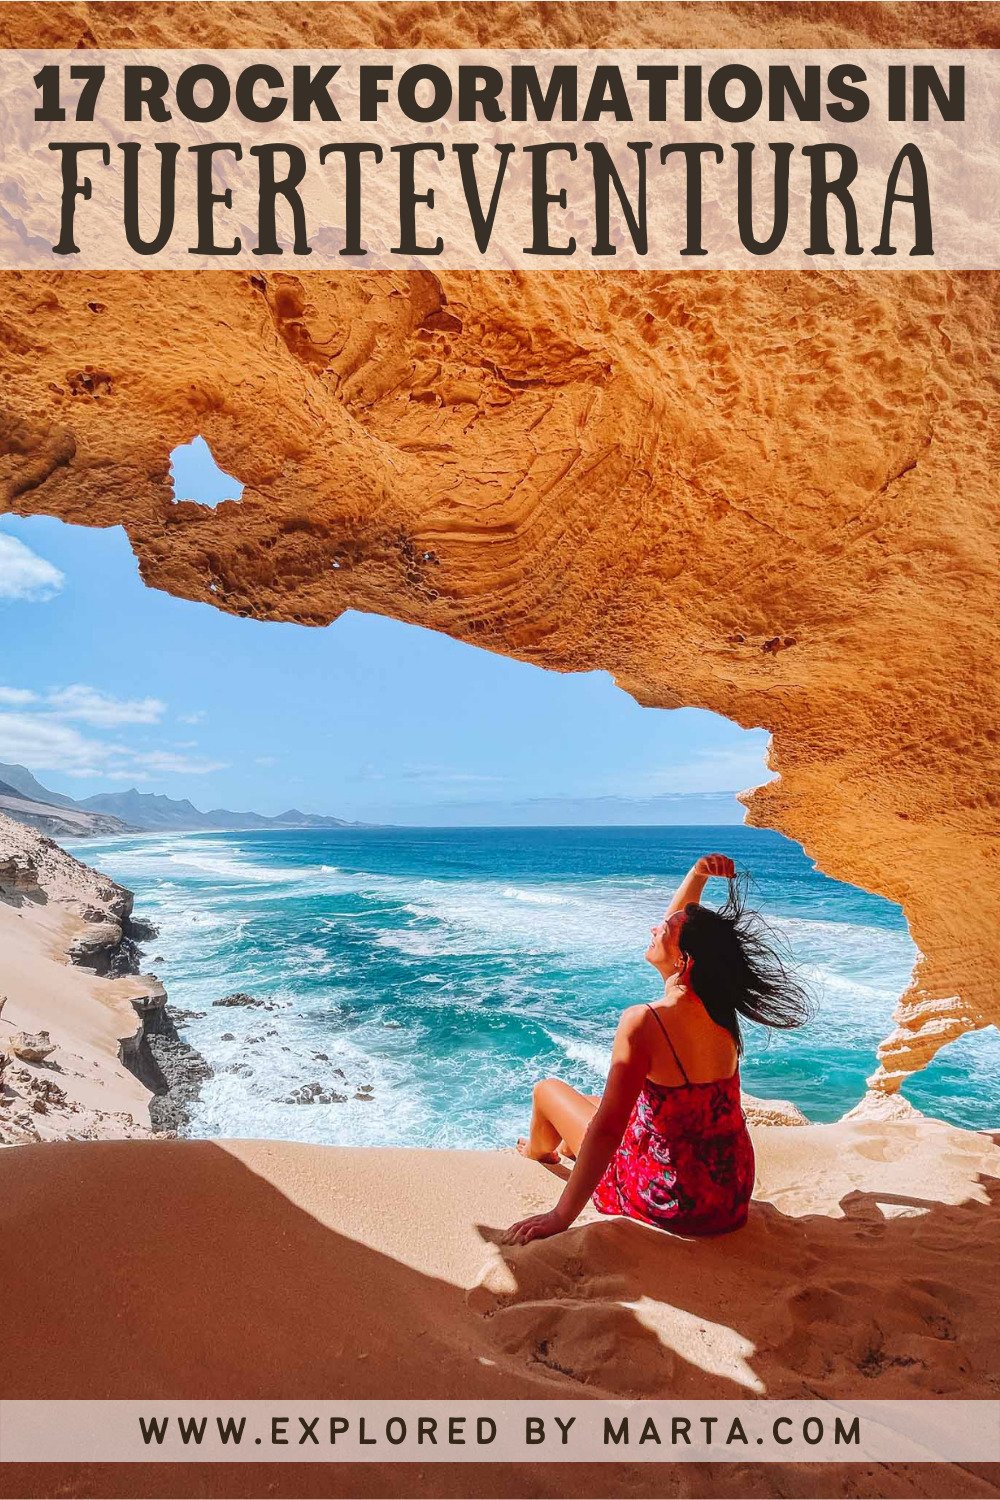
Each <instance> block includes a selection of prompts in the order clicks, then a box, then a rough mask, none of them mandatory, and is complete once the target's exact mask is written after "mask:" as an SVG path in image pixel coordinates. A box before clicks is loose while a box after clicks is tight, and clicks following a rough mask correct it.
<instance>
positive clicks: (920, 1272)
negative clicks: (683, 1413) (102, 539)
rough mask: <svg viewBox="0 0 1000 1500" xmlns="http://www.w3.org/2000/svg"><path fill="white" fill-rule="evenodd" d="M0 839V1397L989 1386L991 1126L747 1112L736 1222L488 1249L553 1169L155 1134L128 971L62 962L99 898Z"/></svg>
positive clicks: (511, 1478)
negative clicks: (0, 1073)
mask: <svg viewBox="0 0 1000 1500" xmlns="http://www.w3.org/2000/svg"><path fill="white" fill-rule="evenodd" d="M0 832H2V834H3V848H2V853H3V856H4V858H5V859H6V860H7V864H6V865H5V866H4V870H5V874H4V877H3V878H4V880H5V881H6V884H5V885H4V886H3V900H2V901H0V951H2V954H3V966H2V972H3V988H4V990H5V991H6V993H7V996H8V998H7V1004H6V1006H5V1008H4V1011H3V1016H2V1019H0V1045H2V1046H3V1047H4V1048H5V1049H6V1050H7V1051H8V1052H9V1051H10V1050H11V1049H12V1046H13V1041H14V1038H15V1037H16V1036H17V1035H18V1034H19V1033H21V1032H23V1031H34V1032H37V1031H38V1030H39V1029H45V1030H47V1031H48V1032H49V1033H50V1036H51V1040H52V1042H53V1044H54V1046H55V1049H56V1050H55V1051H54V1052H53V1053H52V1054H51V1056H50V1057H49V1058H48V1059H47V1060H46V1061H44V1062H42V1063H39V1064H37V1065H29V1064H25V1063H22V1062H20V1061H18V1060H17V1059H14V1060H13V1061H12V1062H11V1063H9V1064H8V1066H7V1069H6V1073H5V1087H4V1091H3V1102H2V1105H0V1123H2V1125H3V1129H4V1139H5V1140H6V1141H7V1142H9V1143H12V1144H9V1146H8V1149H5V1150H0V1234H2V1240H3V1246H4V1277H3V1281H4V1293H5V1296H4V1302H5V1307H6V1309H7V1313H8V1316H7V1317H6V1319H5V1329H4V1359H3V1361H2V1366H0V1394H2V1395H3V1396H4V1397H6V1398H21V1399H25V1398H36V1399H44V1398H66V1399H69V1398H80V1397H88V1398H109V1399H110V1398H138V1397H147V1396H148V1397H149V1398H162V1397H164V1396H169V1397H174V1398H189V1399H209V1398H213V1399H227V1398H232V1399H253V1398H258V1399H264V1398H268V1397H274V1396H275V1395H279V1396H280V1397H281V1398H282V1399H285V1398H288V1399H289V1400H292V1399H302V1400H307V1399H320V1398H321V1399H337V1398H338V1397H343V1398H348V1397H350V1398H356V1399H364V1398H376V1397H383V1398H392V1397H400V1398H401V1397H412V1396H417V1395H419V1396H420V1397H422V1398H425V1399H433V1398H449V1399H457V1398H465V1399H469V1398H477V1397H482V1398H484V1399H485V1398H492V1399H501V1398H507V1399H517V1398H529V1397H530V1398H533V1399H539V1400H545V1399H557V1398H558V1399H566V1398H567V1397H572V1398H576V1399H584V1400H586V1399H593V1398H602V1397H611V1396H635V1397H640V1398H642V1397H646V1398H654V1397H659V1398H662V1397H664V1396H666V1395H670V1396H675V1397H677V1398H678V1399H685V1398H687V1399H698V1398H705V1399H710V1398H713V1397H714V1398H725V1397H734V1398H735V1397H753V1396H761V1397H763V1396H767V1397H773V1398H779V1397H800V1398H801V1397H812V1396H815V1397H824V1396H827V1397H842V1398H845V1397H850V1396H855V1397H863V1398H878V1397H881V1398H916V1399H920V1398H933V1397H970V1398H972V1397H979V1398H984V1397H989V1396H993V1395H995V1393H996V1391H997V1388H998V1377H1000V1369H998V1359H997V1352H996V1347H995V1329H996V1320H997V1311H998V1306H997V1304H998V1302H1000V1288H998V1285H997V1280H996V1275H995V1268H996V1264H997V1256H998V1250H1000V1245H998V1239H1000V1235H998V1227H1000V1217H998V1213H997V1190H998V1188H1000V1147H998V1145H997V1142H996V1140H995V1139H994V1138H993V1137H992V1136H991V1135H989V1134H987V1133H984V1132H975V1131H967V1130H961V1129H958V1128H956V1127H954V1126H951V1125H946V1124H944V1123H941V1122H939V1121H935V1120H932V1119H929V1118H926V1117H924V1116H922V1115H920V1114H918V1113H917V1112H916V1111H915V1110H912V1109H910V1107H909V1106H907V1105H906V1104H905V1103H903V1102H901V1101H898V1100H897V1101H895V1102H892V1101H885V1100H883V1101H882V1104H881V1108H879V1107H878V1106H877V1105H876V1104H875V1102H874V1101H872V1102H871V1103H870V1104H869V1105H868V1106H862V1107H861V1108H860V1109H859V1110H858V1111H856V1112H855V1113H854V1115H853V1117H852V1118H849V1119H845V1120H842V1121H840V1122H839V1123H837V1124H834V1125H815V1124H801V1123H799V1124H795V1123H793V1122H794V1120H795V1114H794V1112H793V1111H792V1112H790V1111H789V1109H788V1107H787V1106H782V1105H781V1104H780V1103H777V1102H775V1101H770V1102H769V1101H754V1102H751V1101H749V1100H748V1101H747V1112H748V1116H749V1118H750V1120H751V1122H752V1133H753V1140H754V1146H755V1150H756V1153H757V1162H758V1176H757V1184H756V1190H755V1201H754V1204H753V1207H752V1212H751V1217H750V1222H749V1224H748V1226H747V1227H746V1229H744V1230H742V1231H740V1232H738V1233H736V1234H734V1235H730V1236H726V1237H723V1238H720V1239H718V1240H712V1241H691V1240H683V1239H678V1238H671V1237H669V1236H667V1235H664V1234H662V1233H661V1232H660V1231H657V1230H653V1229H648V1228H646V1227H644V1226H641V1225H638V1224H635V1223H631V1222H626V1221H623V1220H608V1219H599V1218H598V1216H597V1215H596V1214H595V1213H594V1212H593V1211H588V1213H586V1214H585V1215H584V1217H583V1219H582V1220H581V1221H580V1222H579V1223H578V1224H577V1225H576V1226H574V1228H573V1229H571V1230H570V1231H568V1232H567V1233H565V1234H563V1235H560V1236H557V1237H555V1238H554V1239H551V1240H547V1241H544V1242H541V1243H538V1244H535V1245H531V1246H528V1247H526V1248H524V1249H509V1248H502V1247H501V1246H500V1244H499V1241H500V1237H501V1236H502V1233H503V1231H504V1230H505V1228H506V1227H507V1225H508V1224H510V1223H511V1222H512V1221H513V1220H515V1219H517V1218H520V1217H522V1216H524V1215H525V1214H528V1213H531V1212H535V1211H538V1210H541V1209H544V1208H546V1207H549V1206H550V1205H551V1204H552V1203H553V1201H554V1200H555V1198H556V1196H557V1194H558V1191H559V1188H560V1180H559V1179H560V1177H561V1176H564V1175H565V1172H566V1168H565V1167H545V1166H542V1165H540V1164H537V1163H533V1162H528V1161H525V1160H523V1159H522V1158H520V1157H518V1156H517V1155H516V1154H515V1153H514V1152H513V1151H481V1152H475V1151H433V1150H414V1149H395V1150H393V1149H360V1148H334V1147H323V1146H309V1145H298V1144H293V1143H289V1142H281V1141H225V1140H212V1141H208V1140H205V1141H195V1140H177V1139H164V1138H155V1137H154V1136H153V1135H152V1134H151V1132H150V1128H149V1111H148V1104H149V1099H150V1094H149V1091H148V1090H147V1089H146V1088H145V1087H144V1086H143V1084H142V1083H140V1082H139V1080H138V1078H136V1077H135V1076H134V1075H133V1074H132V1073H131V1072H129V1071H128V1069H127V1068H126V1067H125V1066H124V1065H123V1063H122V1061H121V1055H120V1052H121V1040H122V1039H123V1038H126V1039H127V1038H130V1037H132V1038H134V1037H135V1033H136V1028H137V1026H138V1025H139V1018H138V1017H137V1015H136V1010H135V1007H134V1006H133V1000H135V999H137V998H139V999H141V998H142V997H143V996H144V995H146V996H148V995H149V994H150V993H151V992H152V990H153V989H154V988H155V980H154V979H153V978H152V977H151V976H137V975H134V974H132V975H126V976H124V977H118V978H114V977H109V975H108V974H106V973H105V974H100V973H98V972H97V971H96V969H95V968H94V967H93V965H94V964H96V965H97V968H103V967H106V966H107V964H108V963H109V962H111V963H112V966H113V962H112V959H111V958H109V955H114V954H116V953H119V952H120V948H119V946H118V945H117V944H118V943H119V942H120V940H121V938H122V936H123V934H124V933H125V932H126V929H127V928H128V925H129V922H130V920H131V906H130V898H129V895H128V893H127V892H123V891H122V889H121V888H120V887H116V886H113V884H112V883H111V882H110V881H108V880H107V879H106V877H103V876H99V875H97V874H96V873H95V872H93V871H91V870H89V869H88V868H87V867H86V866H85V865H83V864H81V863H80V862H79V861H77V860H74V859H73V858H72V856H70V855H68V854H66V853H65V852H64V851H62V850H60V849H58V848H56V846H54V845H52V844H51V843H50V842H49V841H47V840H44V839H41V838H40V836H39V835H38V834H36V833H34V832H32V831H30V830H27V829H24V828H19V827H16V826H15V825H13V824H10V823H9V822H8V821H7V820H4V821H3V825H2V828H0ZM18 872H19V873H18ZM102 925H103V935H102V941H103V943H104V948H103V949H102V950H101V952H99V953H98V952H96V946H95V942H94V940H93V934H94V933H95V932H96V931H97V929H98V927H101V926H102ZM116 929H117V937H116ZM88 932H89V933H90V937H89V938H88V937H86V934H87V933H88ZM81 934H84V939H81ZM81 944H82V946H81ZM71 953H73V954H75V955H76V957H77V960H78V961H77V962H71V961H70V954H71ZM102 955H103V956H102ZM81 957H82V958H83V959H85V960H86V961H87V963H88V964H89V965H91V967H86V966H81V963H80V962H79V960H80V958H81ZM39 1080H40V1084H41V1087H38V1086H36V1084H37V1081H39ZM50 1084H54V1085H55V1088H56V1090H57V1091H58V1095H61V1097H56V1098H55V1100H54V1102H52V1100H51V1096H50V1093H49V1090H48V1085H50ZM40 1097H41V1098H42V1099H43V1100H49V1101H50V1102H47V1103H46V1104H45V1107H44V1109H43V1110H41V1111H38V1110H36V1109H35V1107H34V1104H33V1101H34V1099H36V1098H40ZM767 1121H779V1122H782V1123H766V1122H767ZM785 1121H787V1122H788V1123H784V1122H785ZM88 1136H89V1137H97V1138H91V1139H87V1138H86V1137H88ZM109 1137H111V1138H109ZM13 1143H17V1144H13ZM473 1472H474V1476H475V1477H474V1479H473V1478H472V1473H473ZM998 1479H1000V1476H998V1475H997V1474H996V1473H990V1472H987V1471H986V1470H985V1469H982V1468H980V1469H976V1468H974V1467H968V1466H958V1465H956V1466H950V1467H944V1466H942V1467H940V1468H937V1467H932V1468H928V1467H926V1466H921V1467H920V1468H919V1469H916V1468H914V1469H911V1470H907V1469H906V1468H905V1467H904V1466H894V1467H892V1468H891V1469H881V1468H875V1467H872V1466H866V1465H856V1466H846V1467H844V1468H843V1469H836V1468H834V1467H833V1466H831V1467H829V1468H827V1467H817V1466H810V1468H809V1469H808V1470H802V1469H796V1467H795V1466H793V1465H783V1466H781V1467H780V1468H771V1469H767V1468H766V1467H765V1466H761V1465H756V1466H753V1465H748V1466H743V1465H735V1466H734V1465H725V1466H718V1467H715V1468H712V1467H704V1468H702V1467H700V1466H690V1467H687V1466H685V1467H683V1468H678V1469H669V1468H666V1467H663V1466H660V1465H640V1464H635V1465H629V1464H628V1463H627V1462H625V1463H623V1464H621V1465H615V1466H614V1467H613V1468H609V1469H607V1470H606V1471H604V1472H598V1471H594V1470H589V1471H588V1470H586V1469H585V1468H584V1467H582V1466H565V1467H555V1466H552V1467H550V1466H540V1467H538V1468H532V1467H530V1466H527V1465H524V1466H521V1465H513V1466H501V1467H492V1468H490V1467H489V1466H485V1465H484V1466H482V1467H477V1468H476V1470H475V1471H470V1470H469V1469H468V1468H460V1467H458V1466H454V1467H452V1466H448V1465H444V1466H440V1465H429V1466H426V1467H422V1466H415V1465H413V1466H411V1465H398V1466H390V1467H386V1468H382V1469H380V1470H376V1469H374V1468H372V1467H367V1466H366V1467H364V1468H356V1469H352V1468H345V1467H341V1466H338V1467H336V1468H335V1469H334V1468H330V1467H326V1466H320V1465H317V1466H315V1467H312V1466H295V1467H294V1469H289V1470H286V1471H279V1470H276V1469H274V1468H268V1469H266V1470H264V1469H262V1468H261V1469H257V1468H255V1467H254V1466H253V1465H241V1466H238V1467H237V1466H224V1467H223V1466H216V1467H211V1468H209V1467H205V1468H202V1469H199V1468H198V1467H197V1466H184V1467H183V1468H175V1467H172V1466H154V1468H152V1469H148V1470H144V1471H143V1472H142V1475H141V1477H140V1475H139V1474H138V1473H137V1472H135V1471H132V1470H130V1469H129V1468H128V1466H121V1465H119V1466H107V1467H104V1468H100V1467H90V1468H87V1469H82V1468H80V1467H76V1468H70V1467H69V1466H62V1465H60V1466H37V1467H34V1468H31V1469H28V1468H20V1467H17V1468H10V1467H5V1469H4V1471H3V1482H4V1484H5V1486H6V1492H7V1493H10V1494H18V1495H24V1496H28V1495H56V1494H73V1495H95V1496H97V1495H135V1494H138V1493H143V1494H149V1495H153V1494H156V1495H175V1496H176V1495H203V1494H205V1495H207V1494H217V1495H234V1496H235V1495H248V1496H249V1495H261V1494H274V1495H306V1494H309V1495H312V1494H316V1495H321V1494H345V1495H348V1494H350V1495H368V1494H371V1495H378V1494H386V1495H388V1494H400V1495H403V1494H406V1495H447V1494H467V1493H469V1492H470V1490H469V1485H470V1480H471V1482H472V1483H473V1485H474V1490H473V1491H472V1492H474V1493H477V1494H483V1495H492V1494H496V1495H565V1494H581V1495H601V1494H604V1495H606V1494H611V1493H613V1494H637V1495H651V1494H658V1495H663V1494H677V1495H733V1494H740V1495H747V1496H749V1495H789V1496H791V1495H886V1496H888V1495H929V1494H933V1495H936V1496H952V1495H954V1496H959V1495H962V1496H965V1495H976V1496H979V1495H983V1496H986V1495H994V1494H996V1493H997V1492H998Z"/></svg>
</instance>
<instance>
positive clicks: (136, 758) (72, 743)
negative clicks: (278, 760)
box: [0, 711, 227, 781]
mask: <svg viewBox="0 0 1000 1500" xmlns="http://www.w3.org/2000/svg"><path fill="white" fill-rule="evenodd" d="M0 760H5V761H13V762H15V763H16V764H19V765H25V766H27V767H28V769H29V770H31V771H35V772H38V771H62V772H64V773H65V774H66V775H67V776H76V777H95V776H107V777H110V778H111V779H113V780H115V781H129V780H135V781H149V780H152V779H154V778H155V777H157V776H164V775H183V776H207V775H209V774H210V773H211V772H213V771H221V770H224V769H225V767H226V764H227V763H226V762H225V761H219V760H209V759H208V758H206V757H204V756H197V755H183V754H178V753H177V752H176V751H173V750H162V749H160V750H141V749H140V750H137V749H133V748H132V747H130V746H128V745H123V744H120V743H118V742H116V741H111V740H100V739H94V738H92V737H90V736H87V735H84V734H81V732H80V731H79V730H78V729H76V728H74V727H73V725H72V724H67V723H65V722H64V720H63V719H62V718H61V717H60V716H59V715H57V714H53V713H4V712H2V711H0Z"/></svg>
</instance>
